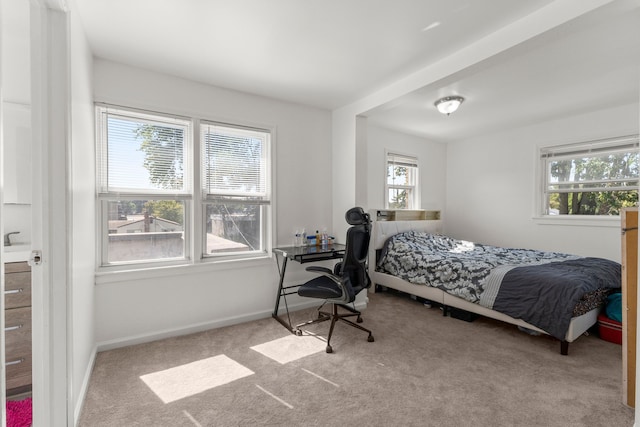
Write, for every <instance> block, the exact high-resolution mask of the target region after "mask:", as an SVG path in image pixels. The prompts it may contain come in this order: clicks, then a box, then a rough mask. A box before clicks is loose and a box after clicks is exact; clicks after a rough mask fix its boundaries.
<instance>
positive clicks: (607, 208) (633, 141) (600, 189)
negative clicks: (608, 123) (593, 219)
mask: <svg viewBox="0 0 640 427" xmlns="http://www.w3.org/2000/svg"><path fill="white" fill-rule="evenodd" d="M540 165H541V171H542V173H541V176H542V179H543V182H542V189H543V195H542V213H543V215H601V216H606V215H619V214H620V209H621V208H624V207H627V206H635V205H636V203H637V202H638V136H637V135H634V136H628V137H620V138H612V139H607V140H600V141H591V142H587V143H581V144H571V145H561V146H555V147H544V148H541V149H540Z"/></svg>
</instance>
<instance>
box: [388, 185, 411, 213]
mask: <svg viewBox="0 0 640 427" xmlns="http://www.w3.org/2000/svg"><path fill="white" fill-rule="evenodd" d="M388 197H389V198H388V202H389V209H411V204H410V199H411V190H409V189H406V188H402V189H401V188H389V193H388Z"/></svg>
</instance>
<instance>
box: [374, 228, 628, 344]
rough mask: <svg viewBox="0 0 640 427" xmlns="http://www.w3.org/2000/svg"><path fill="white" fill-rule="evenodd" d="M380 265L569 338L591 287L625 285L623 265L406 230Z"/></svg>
mask: <svg viewBox="0 0 640 427" xmlns="http://www.w3.org/2000/svg"><path fill="white" fill-rule="evenodd" d="M377 268H378V269H379V270H381V271H384V272H386V273H389V274H392V275H394V276H397V277H400V278H401V279H403V280H406V281H408V282H411V283H414V284H422V285H427V286H433V287H437V288H439V289H442V290H443V291H445V292H447V293H449V294H451V295H455V296H457V297H460V298H463V299H465V300H467V301H470V302H473V303H477V304H480V305H482V306H484V307H487V308H490V309H493V310H496V311H499V312H502V313H505V314H508V315H509V316H511V317H514V318H516V319H522V320H524V321H526V322H527V323H530V324H532V325H535V326H537V327H539V328H540V329H542V330H544V331H546V332H548V333H549V334H550V335H553V336H554V337H556V338H559V339H564V337H565V335H566V331H567V329H568V326H569V323H570V321H571V315H572V311H573V308H574V306H575V305H576V303H577V302H578V300H579V299H580V298H581V297H582V296H583V295H584V294H585V293H587V292H590V291H594V290H596V289H600V288H612V289H613V288H619V287H620V282H621V279H620V277H621V276H620V264H618V263H616V262H613V261H609V260H605V259H601V258H584V257H579V256H575V255H570V254H564V253H558V252H544V251H536V250H530V249H513V248H500V247H495V246H489V245H482V244H477V243H472V242H467V241H463V240H456V239H452V238H450V237H447V236H440V235H434V234H429V233H422V232H415V231H410V232H405V233H399V234H397V235H395V236H392V237H391V238H389V239H388V240H387V242H386V243H385V245H384V248H383V250H382V251H381V256H380V257H379V259H378V263H377Z"/></svg>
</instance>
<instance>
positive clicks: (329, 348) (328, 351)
mask: <svg viewBox="0 0 640 427" xmlns="http://www.w3.org/2000/svg"><path fill="white" fill-rule="evenodd" d="M327 353H333V349H332V348H331V346H330V345H328V346H327Z"/></svg>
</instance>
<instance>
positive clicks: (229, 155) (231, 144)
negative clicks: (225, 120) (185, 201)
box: [200, 122, 270, 203]
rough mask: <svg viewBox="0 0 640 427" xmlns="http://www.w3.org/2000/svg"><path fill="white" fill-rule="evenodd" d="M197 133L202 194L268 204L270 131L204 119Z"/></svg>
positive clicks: (208, 196)
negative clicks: (199, 145) (200, 161)
mask: <svg viewBox="0 0 640 427" xmlns="http://www.w3.org/2000/svg"><path fill="white" fill-rule="evenodd" d="M200 132H201V144H202V173H203V179H202V186H203V188H202V189H203V195H204V197H205V198H206V199H208V200H215V199H229V198H234V199H242V200H245V201H247V200H253V201H254V202H257V203H268V202H269V197H270V186H269V182H270V179H269V168H268V167H267V166H268V165H267V162H268V161H269V150H270V146H269V143H270V133H269V132H268V131H265V130H260V129H251V128H241V127H236V126H230V125H226V124H221V123H206V122H203V123H202V124H201V126H200Z"/></svg>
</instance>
